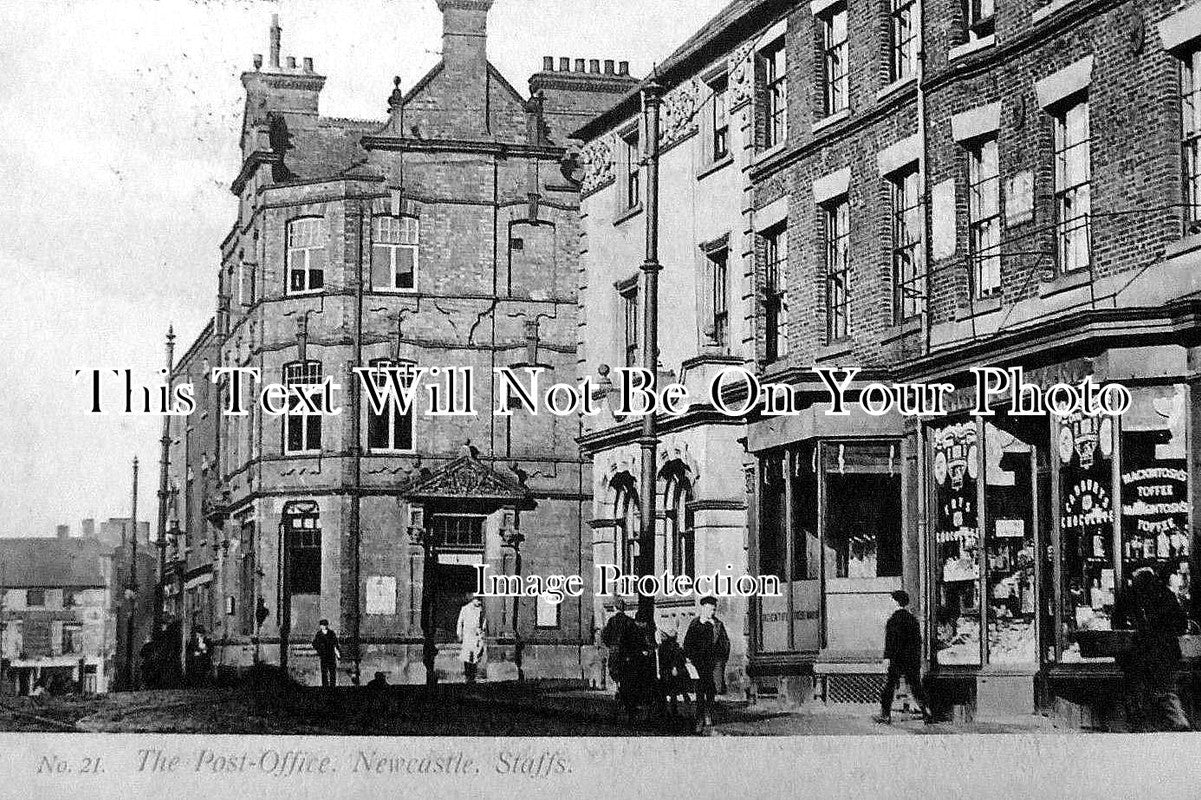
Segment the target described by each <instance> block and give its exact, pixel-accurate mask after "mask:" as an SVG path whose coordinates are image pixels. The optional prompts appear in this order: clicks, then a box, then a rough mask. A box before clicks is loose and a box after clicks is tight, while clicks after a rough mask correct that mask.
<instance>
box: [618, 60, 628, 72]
mask: <svg viewBox="0 0 1201 800" xmlns="http://www.w3.org/2000/svg"><path fill="white" fill-rule="evenodd" d="M617 74H618V75H629V74H630V62H629V61H618V62H617Z"/></svg>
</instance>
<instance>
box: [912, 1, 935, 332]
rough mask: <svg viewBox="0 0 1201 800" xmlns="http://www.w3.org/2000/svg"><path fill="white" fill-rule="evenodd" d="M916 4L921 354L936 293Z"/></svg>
mask: <svg viewBox="0 0 1201 800" xmlns="http://www.w3.org/2000/svg"><path fill="white" fill-rule="evenodd" d="M914 8H915V10H916V11H917V73H916V75H915V79H916V81H917V135H918V137H919V138H918V165H917V168H918V173H919V174H920V175H921V183H922V186H921V191H922V205H923V206H924V207H923V209H922V261H923V262H924V271H925V281H924V282H925V286H924V294H925V297H924V298H922V316H921V319H922V355H926V354H927V353H929V352H930V300H931V298H932V297H933V292H932V291H931V289H932V288H933V279H932V277H931V267H932V266H933V263H934V259H933V248H932V247H931V246H930V235H931V225H930V199H931V197H930V175H929V173H928V172H927V167H928V164H929V158H928V157H927V149H928V147H929V137H928V136H927V135H926V85H925V82H926V44H925V41H926V35H925V20H926V14H925V9H924V8H923V0H916V2H915V3H914Z"/></svg>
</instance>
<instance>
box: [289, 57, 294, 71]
mask: <svg viewBox="0 0 1201 800" xmlns="http://www.w3.org/2000/svg"><path fill="white" fill-rule="evenodd" d="M288 69H296V56H288Z"/></svg>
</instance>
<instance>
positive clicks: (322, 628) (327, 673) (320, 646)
mask: <svg viewBox="0 0 1201 800" xmlns="http://www.w3.org/2000/svg"><path fill="white" fill-rule="evenodd" d="M313 649H314V650H316V651H317V657H318V658H319V659H320V660H321V685H322V686H323V687H333V686H337V685H338V659H340V658H341V657H342V651H341V649H340V648H339V647H338V634H336V633H334V632H333V631H332V630H330V628H329V620H328V619H323V620H321V622H319V623H317V635H316V636H314V637H313Z"/></svg>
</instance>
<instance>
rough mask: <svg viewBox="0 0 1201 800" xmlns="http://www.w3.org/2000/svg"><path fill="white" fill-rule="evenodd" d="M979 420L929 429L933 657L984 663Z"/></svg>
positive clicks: (945, 661)
mask: <svg viewBox="0 0 1201 800" xmlns="http://www.w3.org/2000/svg"><path fill="white" fill-rule="evenodd" d="M977 438H978V437H977V431H976V423H975V420H968V421H965V422H958V423H953V424H951V425H947V426H945V427H941V428H932V429H931V430H930V432H929V445H930V451H931V459H932V464H933V470H932V476H933V487H932V489H933V501H934V514H933V516H934V545H933V551H934V569H935V572H936V574H935V581H936V590H935V602H934V625H935V634H934V637H933V638H934V657H935V661H936V663H937V664H939V665H943V666H946V665H951V664H969V665H974V664H979V663H980V535H979V530H978V527H977V519H978V514H977V508H976V505H977V496H976V490H977V480H978V479H979V452H978V450H977V447H978V444H977Z"/></svg>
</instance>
